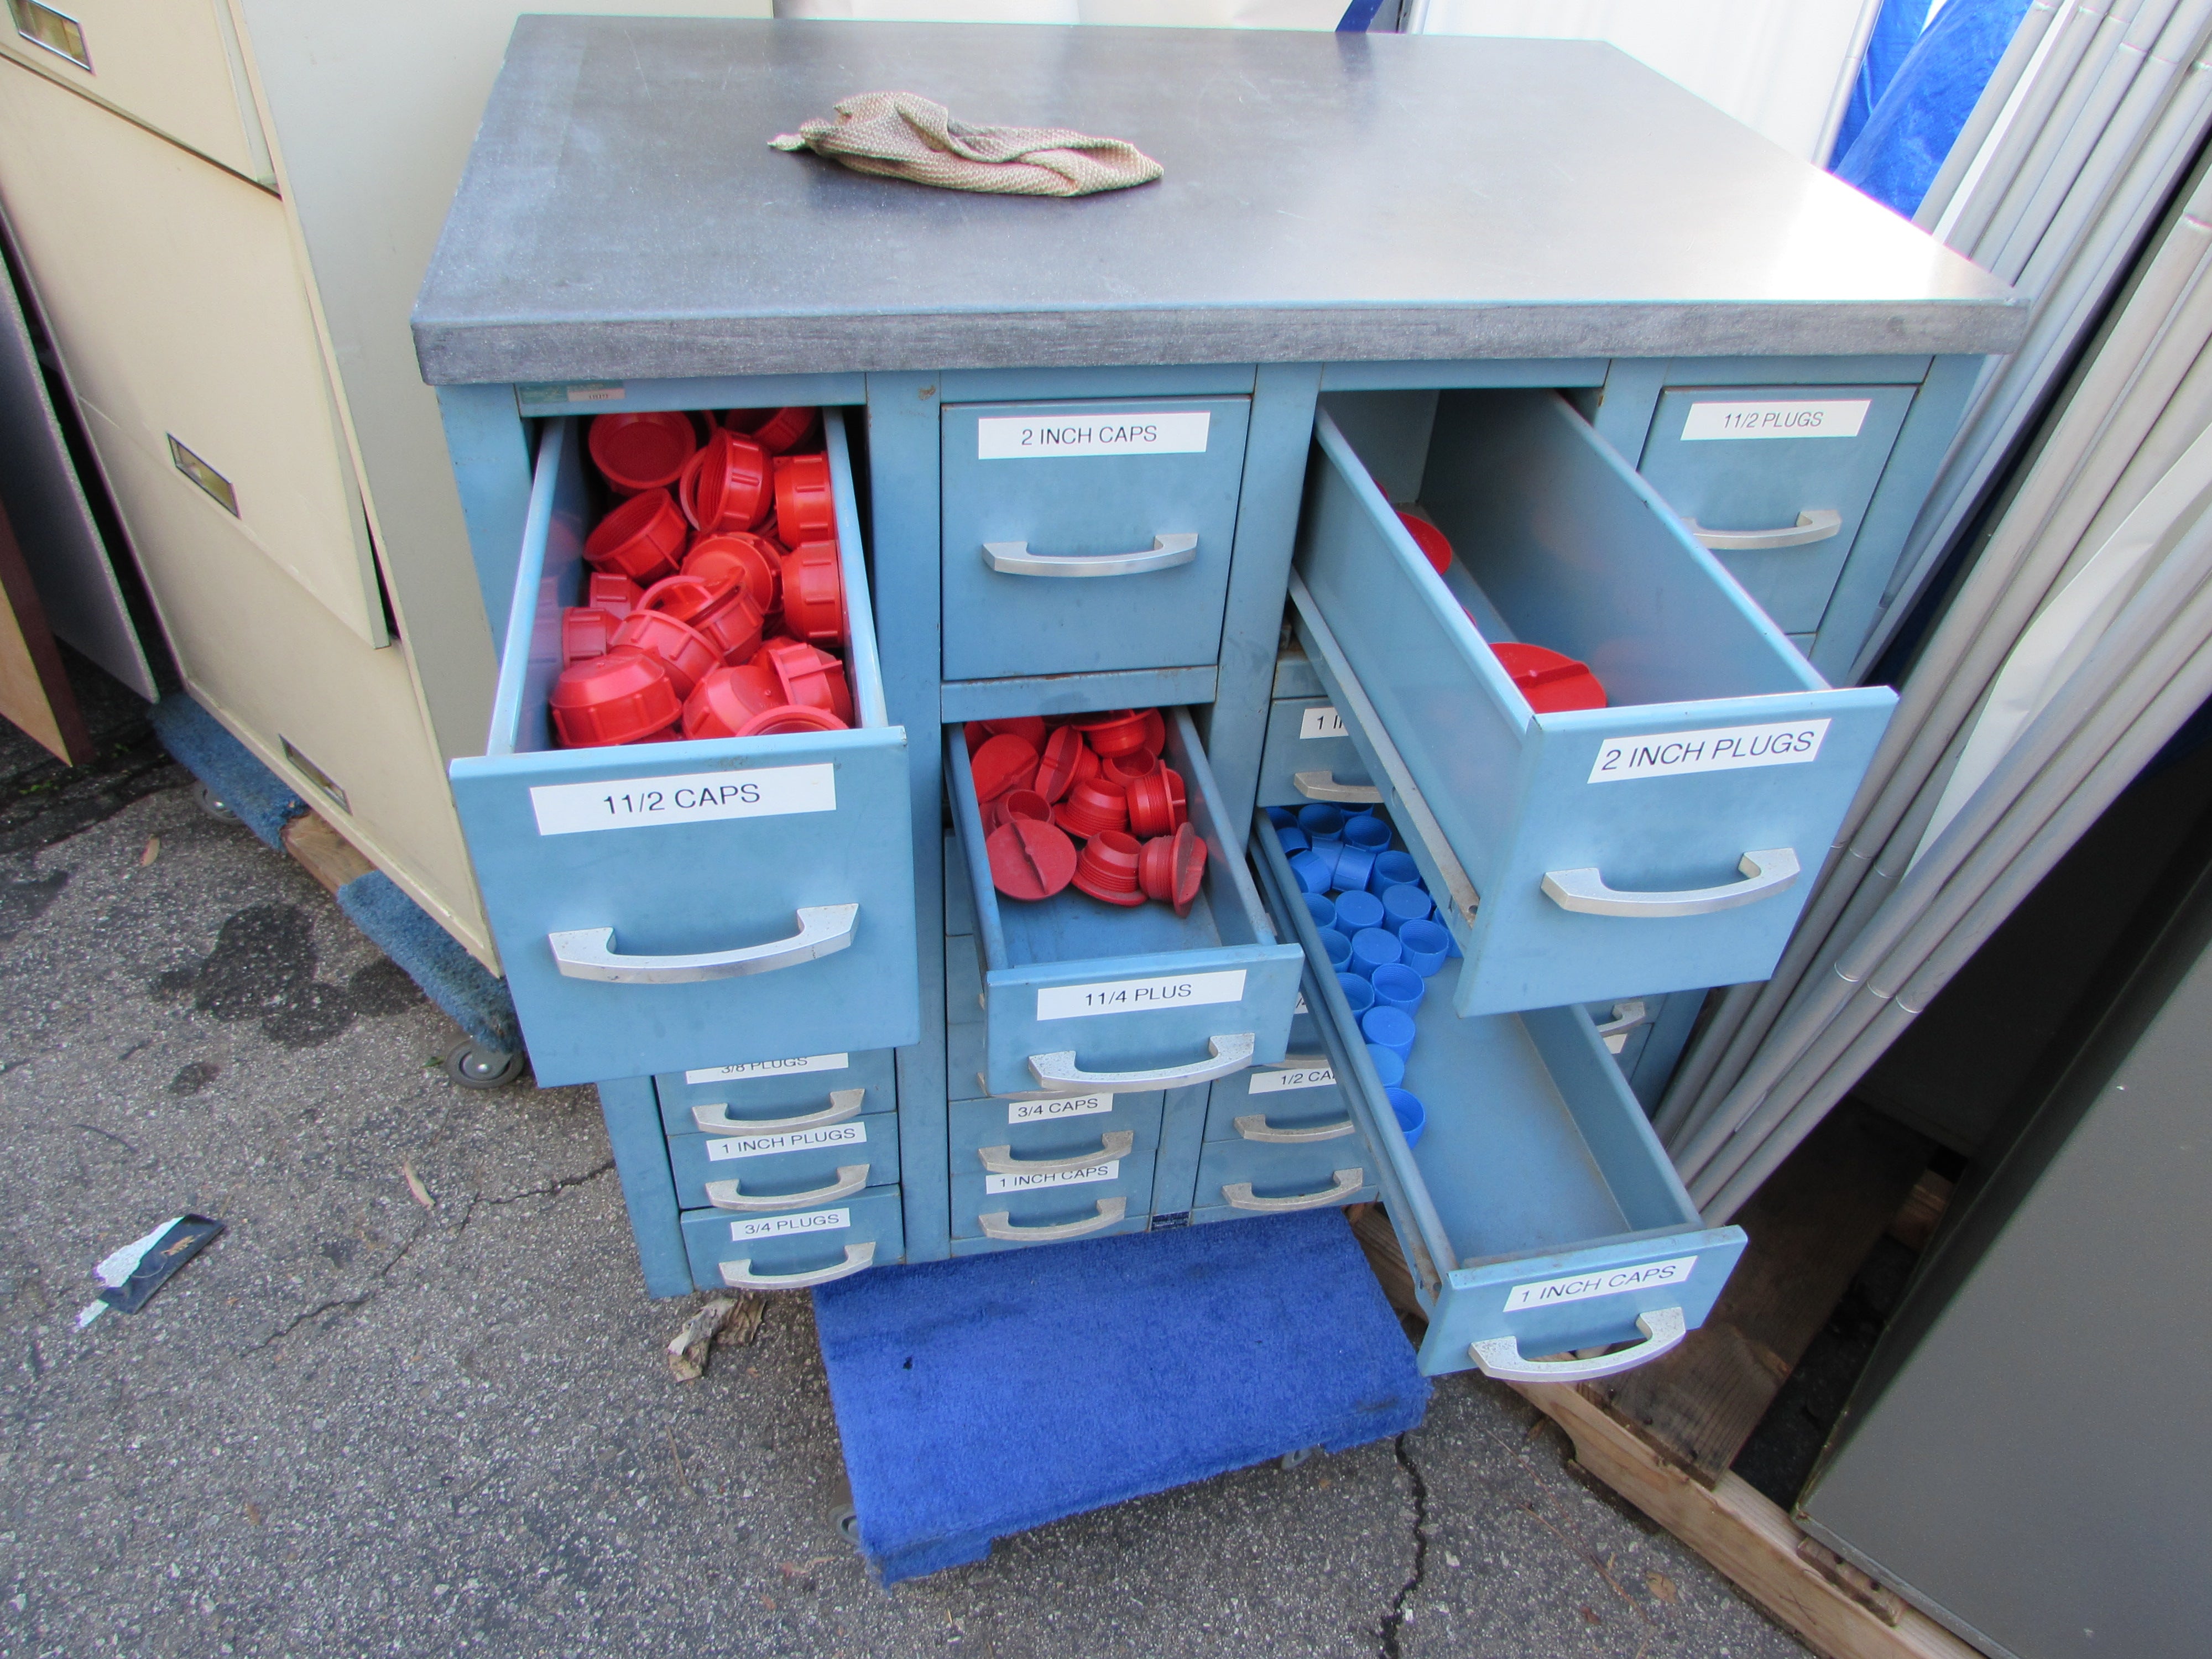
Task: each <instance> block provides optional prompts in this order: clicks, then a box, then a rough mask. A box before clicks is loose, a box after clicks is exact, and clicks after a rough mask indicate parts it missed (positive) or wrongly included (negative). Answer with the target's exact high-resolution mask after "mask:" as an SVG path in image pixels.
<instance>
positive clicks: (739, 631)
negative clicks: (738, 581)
mask: <svg viewBox="0 0 2212 1659" xmlns="http://www.w3.org/2000/svg"><path fill="white" fill-rule="evenodd" d="M761 625H762V623H761V613H760V607H759V606H758V605H755V604H754V603H753V596H752V595H751V594H750V593H748V592H745V590H744V588H742V587H733V588H732V589H731V590H730V591H729V592H726V593H725V594H724V595H723V596H722V598H721V602H720V604H718V605H715V606H714V609H713V610H711V611H708V612H707V614H706V615H705V616H703V617H700V618H698V619H697V620H696V622H694V623H692V624H691V626H692V627H694V628H696V629H698V630H699V632H700V633H701V634H702V635H705V636H706V640H707V643H708V644H709V645H711V646H713V647H714V649H715V650H717V651H719V652H720V653H722V660H723V661H724V662H725V663H741V662H750V661H751V660H752V659H753V658H754V656H755V654H756V653H758V652H759V650H760V647H761Z"/></svg>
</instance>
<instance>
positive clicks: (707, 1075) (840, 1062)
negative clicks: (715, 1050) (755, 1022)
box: [684, 1054, 853, 1083]
mask: <svg viewBox="0 0 2212 1659" xmlns="http://www.w3.org/2000/svg"><path fill="white" fill-rule="evenodd" d="M852 1063H853V1057H852V1055H850V1054H802V1055H800V1056H799V1058H797V1059H795V1060H749V1061H747V1062H746V1063H745V1064H744V1065H743V1066H706V1067H704V1068H703V1069H702V1070H700V1071H696V1072H686V1073H684V1081H685V1082H686V1083H741V1082H744V1080H745V1079H749V1078H761V1077H795V1076H797V1075H798V1074H799V1073H801V1072H842V1071H843V1070H844V1069H845V1068H846V1067H847V1066H850V1065H851V1064H852Z"/></svg>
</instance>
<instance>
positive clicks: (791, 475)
mask: <svg viewBox="0 0 2212 1659" xmlns="http://www.w3.org/2000/svg"><path fill="white" fill-rule="evenodd" d="M775 528H776V534H777V535H778V536H780V537H781V538H783V541H784V543H785V544H786V545H787V546H795V545H796V544H799V543H800V542H821V541H833V540H835V539H836V535H837V508H836V503H835V502H834V501H832V500H831V499H830V495H829V457H828V456H827V455H779V456H777V457H776V458H775Z"/></svg>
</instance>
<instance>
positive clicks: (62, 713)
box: [0, 273, 92, 766]
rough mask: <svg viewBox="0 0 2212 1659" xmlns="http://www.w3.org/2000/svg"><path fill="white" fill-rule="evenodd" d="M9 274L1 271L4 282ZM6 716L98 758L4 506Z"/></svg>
mask: <svg viewBox="0 0 2212 1659" xmlns="http://www.w3.org/2000/svg"><path fill="white" fill-rule="evenodd" d="M6 281H7V276H6V275H5V274H4V273H0V283H5V282H6ZM0 720H8V721H9V722H11V723H12V724H14V725H15V726H18V727H20V728H21V730H22V731H23V732H26V733H27V734H28V735H29V736H30V737H32V738H35V739H37V741H38V742H39V744H40V745H41V746H42V747H44V748H45V749H46V750H47V751H48V752H49V753H51V754H52V756H53V757H55V758H56V759H57V760H61V761H65V762H67V763H69V764H70V765H72V766H75V765H78V764H81V763H83V762H85V761H88V760H90V759H91V758H92V734H91V732H88V731H87V730H86V728H85V724H84V714H83V713H82V710H80V709H79V708H77V704H76V692H75V690H72V689H71V688H70V683H69V673H68V671H67V670H66V669H64V667H63V666H62V655H61V651H60V649H59V648H58V647H57V646H56V645H55V644H54V636H53V632H52V629H49V628H48V627H47V626H46V607H45V606H44V605H41V604H40V602H39V590H38V589H37V588H36V587H35V586H33V585H32V581H31V567H30V565H29V564H28V563H27V562H26V561H25V559H24V557H23V550H22V548H21V546H20V545H18V544H17V543H16V540H15V530H14V528H13V527H12V526H10V524H9V519H8V512H7V509H6V508H5V507H0Z"/></svg>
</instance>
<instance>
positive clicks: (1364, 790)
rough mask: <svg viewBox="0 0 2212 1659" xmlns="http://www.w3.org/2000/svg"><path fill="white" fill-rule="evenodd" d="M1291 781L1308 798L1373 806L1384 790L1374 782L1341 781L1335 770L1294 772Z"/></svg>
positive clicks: (1381, 796)
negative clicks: (1337, 779) (1378, 787)
mask: <svg viewBox="0 0 2212 1659" xmlns="http://www.w3.org/2000/svg"><path fill="white" fill-rule="evenodd" d="M1291 782H1292V783H1293V784H1295V785H1296V786H1297V792H1298V793H1300V794H1301V795H1304V797H1305V798H1306V799H1308V800H1343V801H1353V802H1357V803H1358V805H1362V806H1373V805H1377V804H1379V803H1380V802H1381V800H1382V799H1383V792H1382V791H1381V790H1380V789H1377V788H1376V787H1375V786H1374V785H1373V784H1371V783H1339V782H1338V781H1336V774H1335V773H1334V772H1333V771H1329V772H1293V773H1291Z"/></svg>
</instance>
